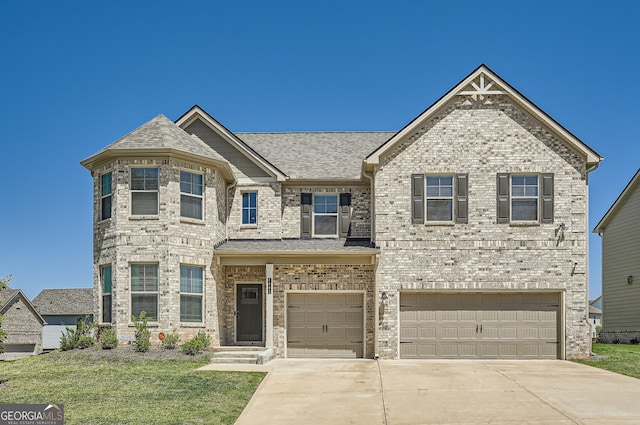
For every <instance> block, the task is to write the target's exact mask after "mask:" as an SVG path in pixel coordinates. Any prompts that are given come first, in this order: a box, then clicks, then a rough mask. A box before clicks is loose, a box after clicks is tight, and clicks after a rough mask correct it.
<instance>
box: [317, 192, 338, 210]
mask: <svg viewBox="0 0 640 425" xmlns="http://www.w3.org/2000/svg"><path fill="white" fill-rule="evenodd" d="M313 212H315V213H318V214H336V213H337V212H338V195H315V196H314V197H313Z"/></svg>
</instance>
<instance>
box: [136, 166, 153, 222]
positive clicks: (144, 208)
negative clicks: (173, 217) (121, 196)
mask: <svg viewBox="0 0 640 425" xmlns="http://www.w3.org/2000/svg"><path fill="white" fill-rule="evenodd" d="M158 187H159V185H158V169H157V168H132V169H131V214H132V215H158Z"/></svg>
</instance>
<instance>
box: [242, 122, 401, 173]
mask: <svg viewBox="0 0 640 425" xmlns="http://www.w3.org/2000/svg"><path fill="white" fill-rule="evenodd" d="M235 134H236V136H238V137H239V138H240V139H241V140H242V141H244V142H245V143H246V144H247V145H249V146H251V148H252V149H254V150H255V151H256V152H258V153H259V154H260V155H262V156H263V157H264V158H266V159H267V160H268V161H269V162H271V163H272V164H273V165H275V166H276V167H278V168H279V169H280V170H282V171H283V172H284V173H285V174H286V175H287V176H289V177H290V178H291V179H305V180H344V179H359V178H360V174H361V170H362V161H363V160H364V159H365V158H366V157H367V155H369V154H370V153H371V152H373V151H374V150H375V149H376V148H378V147H379V146H380V145H382V144H383V143H384V142H386V141H387V140H388V139H389V138H391V137H392V136H393V135H394V134H395V133H394V132H322V133H320V132H318V133H235Z"/></svg>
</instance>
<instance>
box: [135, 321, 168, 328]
mask: <svg viewBox="0 0 640 425" xmlns="http://www.w3.org/2000/svg"><path fill="white" fill-rule="evenodd" d="M127 326H128V327H130V328H135V327H136V324H135V323H128V324H127ZM147 326H148V327H150V328H159V327H160V323H158V322H149V323H147Z"/></svg>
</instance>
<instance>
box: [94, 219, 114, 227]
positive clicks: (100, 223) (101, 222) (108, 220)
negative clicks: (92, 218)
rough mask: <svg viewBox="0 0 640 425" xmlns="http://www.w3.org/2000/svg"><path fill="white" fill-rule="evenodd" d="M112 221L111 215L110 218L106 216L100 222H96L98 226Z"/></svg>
mask: <svg viewBox="0 0 640 425" xmlns="http://www.w3.org/2000/svg"><path fill="white" fill-rule="evenodd" d="M110 221H111V217H109V218H105V219H103V220H98V222H97V223H96V224H98V226H100V225H102V224H107V223H109V222H110Z"/></svg>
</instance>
